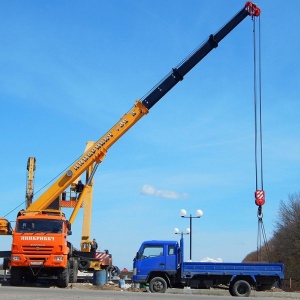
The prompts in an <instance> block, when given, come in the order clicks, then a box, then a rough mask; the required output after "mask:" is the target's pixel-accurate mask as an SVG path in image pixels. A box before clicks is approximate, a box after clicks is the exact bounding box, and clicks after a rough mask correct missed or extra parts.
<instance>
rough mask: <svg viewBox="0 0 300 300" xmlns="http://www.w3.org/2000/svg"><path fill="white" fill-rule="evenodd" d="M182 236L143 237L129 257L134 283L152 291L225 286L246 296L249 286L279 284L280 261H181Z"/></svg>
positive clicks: (260, 287) (262, 288) (258, 287)
mask: <svg viewBox="0 0 300 300" xmlns="http://www.w3.org/2000/svg"><path fill="white" fill-rule="evenodd" d="M183 243H184V240H183V238H181V240H180V245H179V243H178V242H177V241H156V240H153V241H145V242H143V243H142V245H141V247H140V249H139V251H138V252H137V254H136V256H135V258H134V260H133V277H132V280H133V282H134V283H140V284H149V290H150V291H151V292H152V293H165V292H166V290H167V289H168V288H184V287H190V288H191V289H207V288H211V287H217V286H226V287H228V290H229V293H230V294H231V295H232V296H238V297H249V296H250V293H251V290H252V289H254V290H257V291H265V290H269V289H271V288H272V287H273V286H274V285H276V286H278V287H281V284H282V282H283V279H284V265H283V264H281V263H256V262H255V263H223V262H193V261H188V262H184V250H183V249H184V245H183Z"/></svg>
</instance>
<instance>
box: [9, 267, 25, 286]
mask: <svg viewBox="0 0 300 300" xmlns="http://www.w3.org/2000/svg"><path fill="white" fill-rule="evenodd" d="M22 282H23V275H22V270H21V269H20V268H18V267H15V268H11V269H10V284H11V285H14V286H20V285H22Z"/></svg>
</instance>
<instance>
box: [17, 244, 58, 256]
mask: <svg viewBox="0 0 300 300" xmlns="http://www.w3.org/2000/svg"><path fill="white" fill-rule="evenodd" d="M52 249H53V246H23V247H22V250H23V253H24V254H33V253H34V254H40V255H42V254H51V253H52Z"/></svg>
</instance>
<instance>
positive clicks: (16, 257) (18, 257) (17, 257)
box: [11, 256, 21, 260]
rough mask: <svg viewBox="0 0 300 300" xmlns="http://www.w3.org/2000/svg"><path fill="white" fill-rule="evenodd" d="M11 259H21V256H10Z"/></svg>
mask: <svg viewBox="0 0 300 300" xmlns="http://www.w3.org/2000/svg"><path fill="white" fill-rule="evenodd" d="M11 260H21V257H20V256H12V257H11Z"/></svg>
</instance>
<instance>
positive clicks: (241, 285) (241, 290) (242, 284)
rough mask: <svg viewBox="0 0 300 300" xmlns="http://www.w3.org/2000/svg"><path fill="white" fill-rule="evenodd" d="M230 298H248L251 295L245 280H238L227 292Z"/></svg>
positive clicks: (249, 287)
mask: <svg viewBox="0 0 300 300" xmlns="http://www.w3.org/2000/svg"><path fill="white" fill-rule="evenodd" d="M229 292H230V294H231V292H232V294H231V295H232V296H237V297H249V296H250V293H251V286H250V284H249V283H248V282H247V281H245V280H238V281H237V282H235V284H234V285H233V287H232V290H229Z"/></svg>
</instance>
